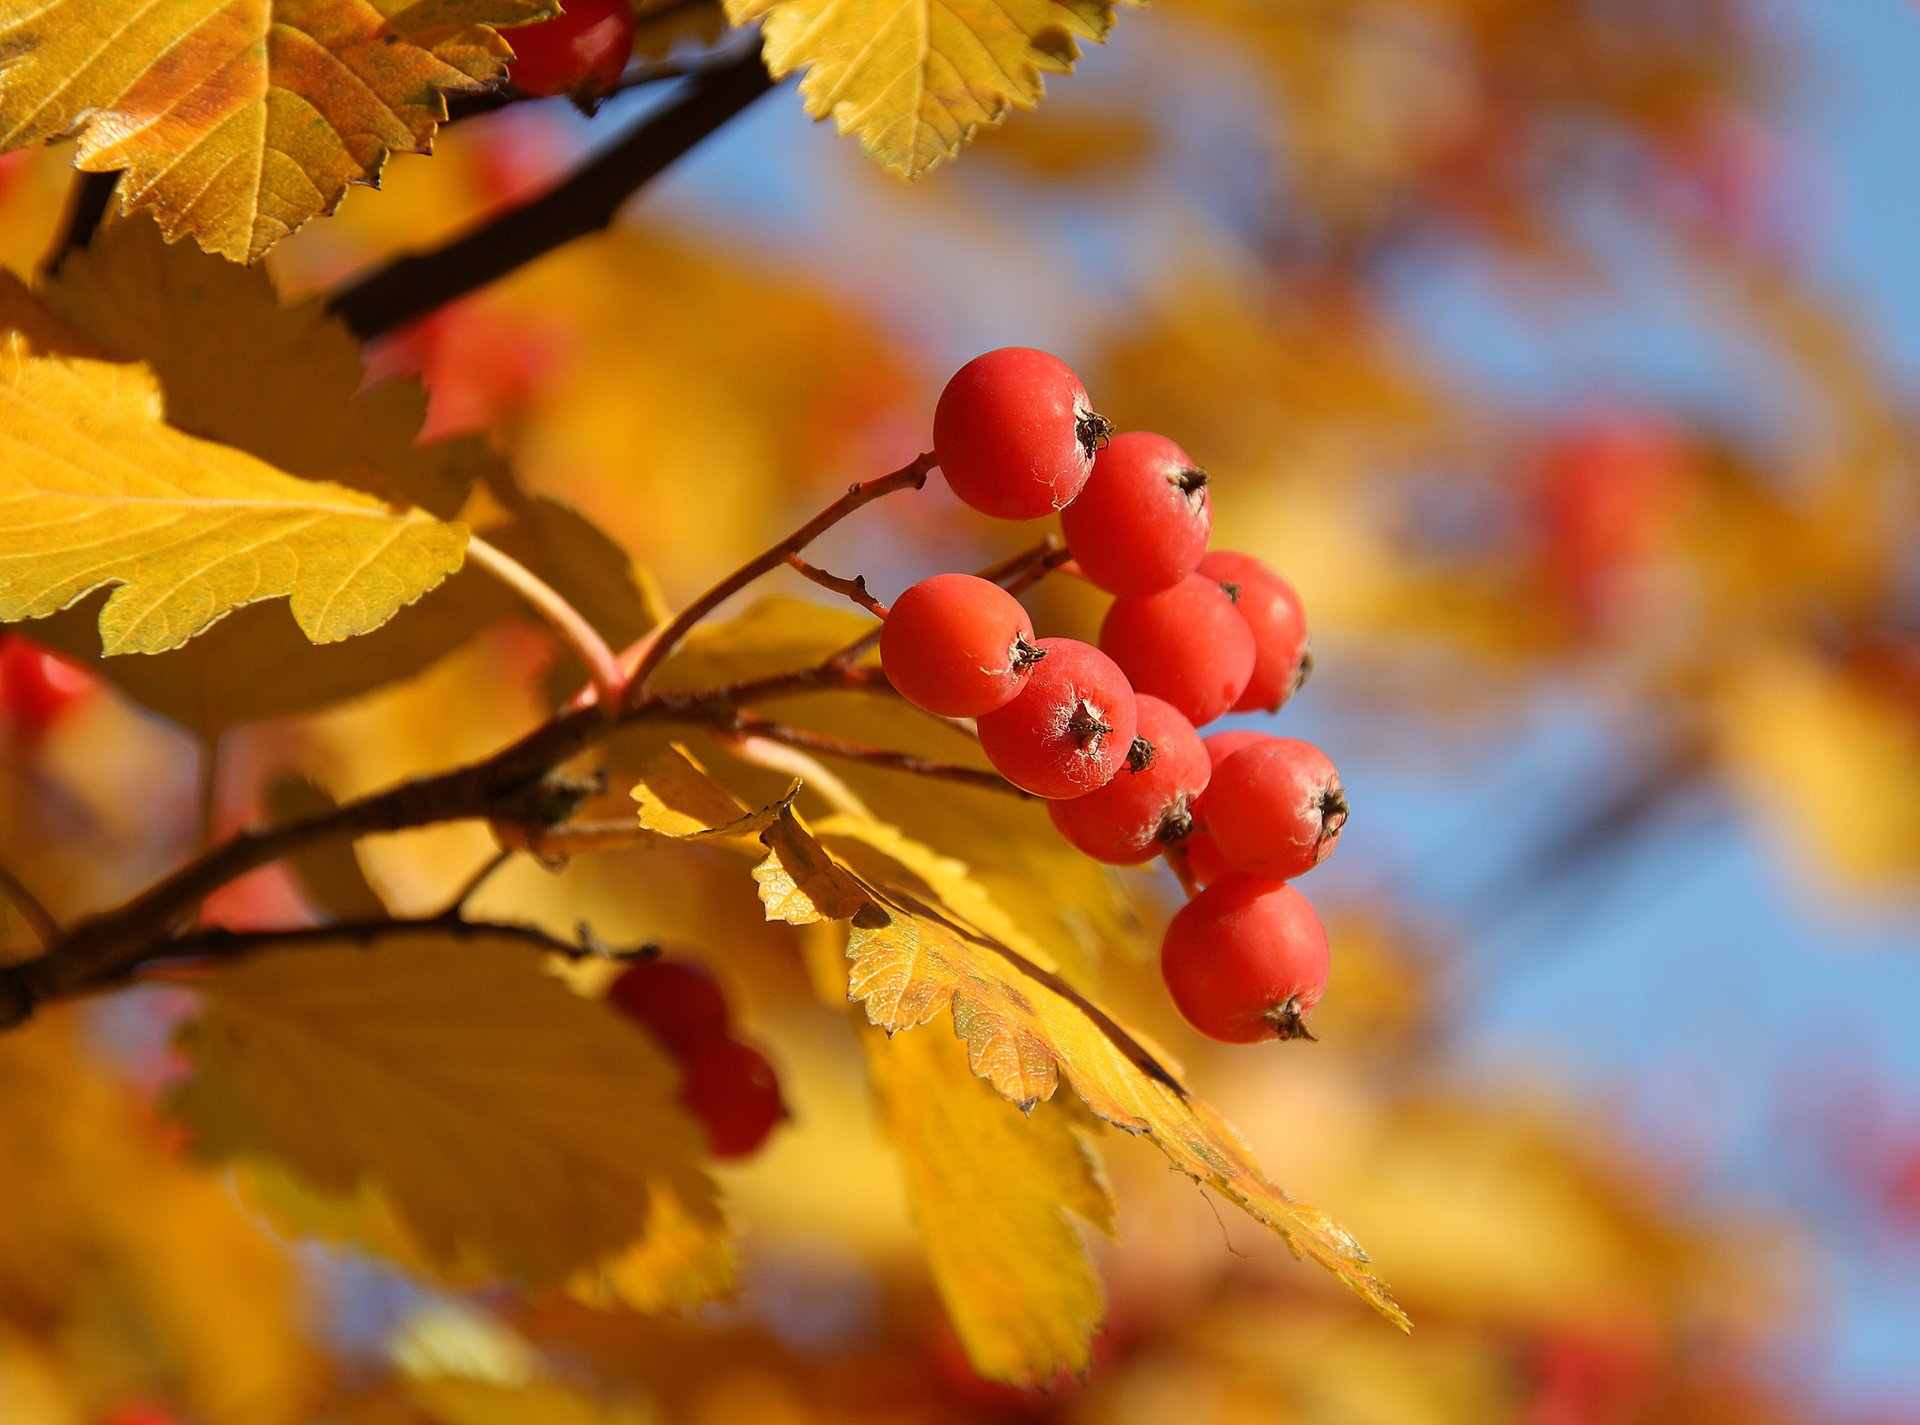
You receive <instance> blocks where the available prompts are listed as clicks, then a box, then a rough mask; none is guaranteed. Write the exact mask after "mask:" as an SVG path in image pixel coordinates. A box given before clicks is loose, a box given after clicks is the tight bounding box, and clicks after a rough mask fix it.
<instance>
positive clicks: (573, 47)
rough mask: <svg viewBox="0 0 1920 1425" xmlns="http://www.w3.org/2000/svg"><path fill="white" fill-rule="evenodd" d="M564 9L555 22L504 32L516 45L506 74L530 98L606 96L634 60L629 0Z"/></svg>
mask: <svg viewBox="0 0 1920 1425" xmlns="http://www.w3.org/2000/svg"><path fill="white" fill-rule="evenodd" d="M562 4H563V5H564V6H565V9H564V11H563V12H562V13H561V14H559V15H556V16H554V17H553V18H552V19H551V20H543V21H541V22H540V23H539V24H537V25H528V26H526V27H525V28H517V29H511V30H508V31H507V32H506V39H507V43H508V44H510V45H512V46H513V63H512V64H510V65H508V66H507V75H508V77H509V78H510V79H512V80H513V82H514V83H515V84H516V85H518V86H519V87H520V88H521V89H523V90H525V91H526V92H527V93H529V94H572V95H574V96H575V97H576V98H588V99H591V98H594V97H596V96H598V95H601V94H605V93H606V92H607V91H608V90H610V89H612V88H613V86H614V85H615V84H617V83H618V82H619V80H620V72H621V71H622V70H624V69H625V68H626V67H627V60H628V59H630V58H631V57H632V55H633V6H632V5H631V4H630V3H629V0H562Z"/></svg>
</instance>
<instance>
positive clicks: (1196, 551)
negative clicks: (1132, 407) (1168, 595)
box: [1060, 431, 1213, 594]
mask: <svg viewBox="0 0 1920 1425" xmlns="http://www.w3.org/2000/svg"><path fill="white" fill-rule="evenodd" d="M1060 524H1061V527H1062V528H1063V529H1064V530H1065V531H1066V535H1067V545H1068V547H1069V548H1071V549H1072V550H1073V557H1074V558H1075V559H1076V560H1078V561H1079V564H1080V568H1081V571H1082V572H1083V573H1085V574H1086V576H1087V577H1088V578H1089V579H1091V580H1093V582H1094V583H1096V584H1098V585H1099V586H1100V587H1101V588H1103V589H1105V590H1106V591H1107V592H1108V593H1110V594H1153V593H1158V592H1159V591H1160V590H1162V589H1169V588H1172V587H1173V586H1174V585H1175V584H1177V583H1179V582H1180V581H1181V580H1182V579H1184V578H1186V577H1187V575H1189V574H1191V573H1192V572H1193V571H1194V570H1195V569H1196V568H1197V567H1199V564H1200V556H1201V555H1203V554H1205V553H1206V552H1207V536H1208V535H1209V534H1211V533H1212V532H1213V499H1212V496H1210V495H1209V494H1208V493H1207V476H1206V472H1205V471H1203V470H1201V469H1200V468H1199V467H1198V466H1196V465H1195V464H1194V463H1193V459H1192V457H1190V456H1189V455H1188V454H1187V453H1186V451H1184V450H1182V449H1181V448H1180V447H1179V446H1177V445H1175V444H1174V443H1173V442H1172V441H1170V440H1168V439H1167V438H1166V437H1165V436H1164V435H1152V434H1149V433H1148V432H1146V431H1128V432H1127V433H1126V434H1125V435H1116V436H1115V437H1114V438H1113V439H1112V440H1111V441H1109V442H1108V444H1107V448H1106V449H1105V450H1102V451H1101V452H1100V453H1099V454H1098V455H1096V456H1094V458H1093V474H1092V475H1091V476H1089V477H1088V479H1087V485H1086V488H1085V489H1084V490H1082V491H1081V492H1080V494H1079V495H1078V496H1077V497H1076V498H1075V499H1074V502H1073V503H1072V504H1070V505H1068V506H1067V507H1066V509H1064V510H1062V511H1061V512H1060Z"/></svg>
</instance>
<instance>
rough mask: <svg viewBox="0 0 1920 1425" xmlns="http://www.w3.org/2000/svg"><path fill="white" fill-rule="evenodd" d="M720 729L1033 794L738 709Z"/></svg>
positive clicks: (977, 773) (992, 776) (969, 771)
mask: <svg viewBox="0 0 1920 1425" xmlns="http://www.w3.org/2000/svg"><path fill="white" fill-rule="evenodd" d="M721 730H722V731H723V732H729V733H738V734H742V735H745V736H749V737H764V738H765V739H766V740H767V741H769V742H778V743H782V744H784V745H785V746H788V747H798V748H800V749H801V750H803V751H806V752H819V753H823V754H824V755H826V756H828V757H838V758H841V759H843V760H844V761H848V762H864V763H865V764H866V765H868V766H869V767H891V768H892V769H893V770H894V771H896V772H911V773H912V774H913V775H914V776H916V777H931V778H933V779H934V780H935V781H939V782H958V783H960V784H961V785H962V786H968V787H979V788H981V789H982V790H984V791H989V792H1005V793H1007V794H1008V795H1010V796H1015V797H1031V796H1032V795H1033V793H1031V792H1027V791H1022V790H1021V789H1020V788H1019V787H1016V786H1014V785H1013V783H1011V782H1009V781H1008V780H1007V779H1006V778H1005V777H1003V776H1001V775H1000V774H999V773H998V772H989V771H985V770H983V769H981V768H979V767H962V766H960V765H958V764H957V763H953V762H941V761H938V760H936V759H935V758H931V757H921V756H919V755H918V754H916V753H912V752H895V751H893V750H892V749H891V748H885V747H870V746H868V745H867V744H866V743H864V742H848V741H846V740H844V739H842V738H838V737H829V736H828V735H826V734H825V733H819V732H809V731H808V730H807V729H805V728H802V727H788V726H786V725H785V724H784V723H778V722H770V721H768V720H767V719H765V718H759V717H750V716H747V715H744V714H740V713H736V714H734V716H733V717H732V718H731V719H729V720H728V721H727V722H726V723H725V724H724V725H721Z"/></svg>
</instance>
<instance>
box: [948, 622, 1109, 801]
mask: <svg viewBox="0 0 1920 1425" xmlns="http://www.w3.org/2000/svg"><path fill="white" fill-rule="evenodd" d="M1035 646H1036V647H1038V648H1039V650H1040V651H1041V652H1042V653H1043V654H1045V655H1046V656H1045V657H1044V659H1043V660H1042V661H1041V662H1039V663H1036V664H1035V665H1034V668H1033V672H1032V673H1031V674H1030V675H1029V676H1028V678H1027V685H1026V687H1024V688H1022V689H1021V690H1020V691H1019V692H1018V693H1017V694H1016V695H1015V696H1014V698H1013V701H1011V702H1009V703H1008V704H1007V705H1006V706H1005V707H1000V708H995V709H994V710H993V711H992V712H990V713H988V714H987V715H986V716H985V717H983V718H981V719H980V722H979V729H980V747H981V750H982V751H984V752H985V753H986V754H987V759H988V760H989V761H991V762H992V763H993V765H994V766H995V767H997V768H999V769H1000V774H1001V775H1002V776H1003V777H1005V778H1006V779H1007V780H1008V781H1009V782H1012V783H1013V784H1014V785H1015V786H1016V787H1020V788H1023V789H1025V790H1026V791H1029V792H1032V793H1034V794H1035V795H1036V796H1042V797H1077V796H1081V795H1083V794H1085V793H1087V792H1091V791H1093V790H1094V789H1095V788H1096V787H1103V786H1105V785H1106V784H1107V783H1108V782H1109V781H1111V780H1112V778H1113V775H1114V774H1115V773H1116V772H1118V771H1119V770H1120V769H1121V767H1123V766H1124V765H1126V760H1127V754H1128V753H1129V752H1130V751H1131V750H1132V748H1133V735H1134V733H1135V731H1136V730H1137V729H1138V724H1139V716H1140V714H1139V708H1138V706H1137V705H1136V700H1135V698H1134V696H1133V689H1132V687H1130V686H1129V685H1128V683H1127V676H1126V674H1124V673H1122V672H1121V671H1120V670H1119V669H1118V668H1117V667H1115V666H1114V662H1113V660H1112V659H1111V658H1109V657H1107V655H1106V654H1104V653H1102V652H1101V651H1100V650H1099V649H1097V648H1095V647H1093V646H1092V645H1091V644H1086V643H1081V642H1079V641H1077V640H1075V639H1071V638H1043V639H1041V640H1040V642H1039V643H1038V644H1037V645H1035Z"/></svg>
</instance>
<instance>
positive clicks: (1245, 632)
mask: <svg viewBox="0 0 1920 1425" xmlns="http://www.w3.org/2000/svg"><path fill="white" fill-rule="evenodd" d="M1100 647H1101V649H1102V650H1103V651H1104V652H1106V653H1107V654H1108V655H1110V656H1111V657H1112V659H1113V661H1114V662H1116V663H1118V664H1119V665H1120V667H1121V669H1122V670H1123V671H1125V673H1126V675H1127V677H1128V678H1129V679H1130V680H1131V681H1132V683H1133V686H1134V688H1135V689H1136V690H1137V691H1139V692H1142V693H1151V694H1152V695H1153V696H1154V697H1156V698H1165V699H1166V700H1167V701H1168V702H1170V703H1172V704H1173V705H1174V706H1175V707H1176V708H1178V709H1180V711H1181V712H1182V713H1183V714H1185V716H1186V718H1187V721H1189V722H1191V723H1192V724H1193V725H1194V726H1195V727H1204V726H1205V725H1206V724H1207V723H1210V722H1212V721H1213V720H1214V719H1215V718H1217V717H1219V716H1220V714H1221V713H1223V712H1225V711H1227V709H1228V708H1230V707H1232V706H1233V705H1234V702H1235V701H1236V700H1237V699H1238V698H1239V697H1240V695H1241V693H1243V692H1245V691H1246V687H1247V680H1248V679H1249V678H1251V677H1252V676H1253V660H1254V645H1253V632H1252V630H1251V629H1250V628H1248V626H1247V621H1246V620H1245V619H1243V618H1242V617H1240V612H1239V610H1238V609H1236V608H1235V607H1234V603H1233V599H1232V598H1231V596H1230V595H1229V594H1228V593H1227V591H1226V590H1225V589H1224V588H1222V587H1221V585H1220V584H1219V582H1218V581H1216V580H1214V579H1210V578H1208V577H1207V576H1206V575H1204V574H1189V575H1188V576H1187V577H1186V578H1184V579H1182V580H1181V581H1180V582H1179V583H1177V584H1175V585H1174V586H1173V587H1172V588H1170V589H1163V590H1161V591H1160V592H1159V593H1157V594H1145V595H1140V596H1136V597H1129V598H1120V599H1115V600H1114V601H1113V607H1112V608H1110V609H1108V610H1107V616H1106V619H1105V620H1104V621H1103V622H1102V623H1101V625H1100Z"/></svg>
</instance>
